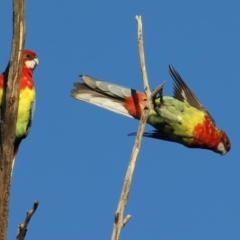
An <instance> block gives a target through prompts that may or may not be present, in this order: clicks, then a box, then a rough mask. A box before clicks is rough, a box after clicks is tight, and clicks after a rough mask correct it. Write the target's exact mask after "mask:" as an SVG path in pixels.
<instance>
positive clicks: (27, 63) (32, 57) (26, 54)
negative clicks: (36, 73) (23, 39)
mask: <svg viewBox="0 0 240 240" xmlns="http://www.w3.org/2000/svg"><path fill="white" fill-rule="evenodd" d="M38 64H39V61H38V58H37V54H36V53H34V52H33V51H31V50H24V51H23V67H26V68H30V69H32V70H33V69H34V68H35V67H36V66H37V65H38Z"/></svg>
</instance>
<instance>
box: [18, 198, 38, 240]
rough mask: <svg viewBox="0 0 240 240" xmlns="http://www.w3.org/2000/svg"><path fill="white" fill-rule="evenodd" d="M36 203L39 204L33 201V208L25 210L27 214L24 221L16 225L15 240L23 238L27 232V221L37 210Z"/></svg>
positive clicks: (22, 239)
mask: <svg viewBox="0 0 240 240" xmlns="http://www.w3.org/2000/svg"><path fill="white" fill-rule="evenodd" d="M38 204H39V202H38V201H36V202H34V204H33V208H32V209H31V210H29V211H27V216H26V218H25V221H24V223H22V224H19V225H18V234H17V240H24V238H25V236H26V233H27V227H28V223H29V222H30V220H31V218H32V216H33V214H34V213H35V211H36V210H37V208H38Z"/></svg>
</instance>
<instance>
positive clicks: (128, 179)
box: [112, 16, 152, 240]
mask: <svg viewBox="0 0 240 240" xmlns="http://www.w3.org/2000/svg"><path fill="white" fill-rule="evenodd" d="M136 20H137V23H138V48H139V58H140V66H141V71H142V77H143V85H144V91H145V94H146V96H147V101H146V107H145V109H144V111H143V114H142V117H141V120H140V123H139V127H138V132H137V136H136V139H135V143H134V146H133V150H132V155H131V158H130V161H129V165H128V169H127V173H126V176H125V180H124V184H123V188H122V193H121V196H120V199H119V202H118V207H117V210H116V213H115V220H114V226H113V232H112V240H119V237H120V232H121V229H122V227H124V226H125V224H126V223H127V222H128V221H129V219H130V217H131V216H130V215H128V217H127V218H125V219H124V220H123V212H124V209H125V207H126V204H127V200H128V195H129V191H130V187H131V183H132V177H133V173H134V169H135V165H136V162H137V157H138V153H139V151H140V147H141V141H142V135H143V131H144V128H145V124H146V121H147V118H148V113H149V111H150V108H151V106H152V102H151V91H150V88H149V84H148V78H147V71H146V65H145V57H144V48H143V33H142V19H141V16H136ZM126 219H127V220H126Z"/></svg>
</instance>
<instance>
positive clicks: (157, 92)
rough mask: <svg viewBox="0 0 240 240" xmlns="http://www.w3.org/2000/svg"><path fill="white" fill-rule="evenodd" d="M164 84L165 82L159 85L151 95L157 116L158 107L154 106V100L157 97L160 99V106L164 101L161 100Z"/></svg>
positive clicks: (158, 112)
mask: <svg viewBox="0 0 240 240" xmlns="http://www.w3.org/2000/svg"><path fill="white" fill-rule="evenodd" d="M164 83H165V81H164V82H163V83H162V84H161V85H159V86H158V87H157V88H156V89H155V90H154V91H153V92H152V94H151V97H152V102H153V106H154V110H155V111H156V112H157V114H159V115H160V111H159V106H157V105H156V101H155V100H156V98H157V97H159V98H160V105H162V104H164V100H163V86H164Z"/></svg>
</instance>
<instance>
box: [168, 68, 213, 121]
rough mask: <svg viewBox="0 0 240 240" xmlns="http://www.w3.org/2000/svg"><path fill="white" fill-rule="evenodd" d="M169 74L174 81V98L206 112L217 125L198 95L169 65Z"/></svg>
mask: <svg viewBox="0 0 240 240" xmlns="http://www.w3.org/2000/svg"><path fill="white" fill-rule="evenodd" d="M169 73H170V75H171V77H172V79H173V97H174V98H176V99H178V100H179V101H182V102H185V103H188V104H189V105H191V106H192V107H194V108H196V109H198V110H200V111H202V112H205V113H206V114H207V115H208V116H209V117H210V118H211V120H212V122H213V123H214V125H215V121H214V119H213V117H212V116H211V114H210V113H209V112H208V111H207V109H206V108H205V107H204V106H203V105H202V104H201V102H200V101H199V100H198V98H197V97H196V95H195V94H194V93H193V92H192V91H191V89H190V88H189V87H188V86H187V84H186V83H185V82H184V81H183V79H182V78H181V76H180V75H179V73H178V72H177V71H176V70H175V69H174V67H173V66H172V65H169Z"/></svg>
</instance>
